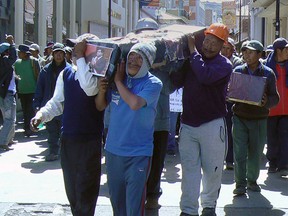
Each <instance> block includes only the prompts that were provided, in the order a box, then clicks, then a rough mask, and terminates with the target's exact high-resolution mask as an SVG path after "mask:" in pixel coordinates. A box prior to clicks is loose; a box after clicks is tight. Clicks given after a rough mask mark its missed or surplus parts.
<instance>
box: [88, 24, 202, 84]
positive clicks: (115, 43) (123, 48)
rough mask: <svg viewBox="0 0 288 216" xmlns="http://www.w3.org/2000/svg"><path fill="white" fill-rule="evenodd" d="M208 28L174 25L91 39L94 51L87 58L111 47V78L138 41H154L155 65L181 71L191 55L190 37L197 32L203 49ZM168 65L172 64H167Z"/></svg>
mask: <svg viewBox="0 0 288 216" xmlns="http://www.w3.org/2000/svg"><path fill="white" fill-rule="evenodd" d="M204 30H205V27H199V26H191V25H179V24H174V25H169V26H166V27H163V28H160V29H158V30H149V31H142V32H141V33H138V34H135V33H134V32H131V33H129V34H127V35H126V36H125V37H114V38H107V39H98V40H89V41H88V44H90V45H89V46H92V50H94V53H93V51H91V50H90V51H89V52H88V53H87V55H86V58H87V61H89V60H91V58H92V57H91V56H93V55H95V50H97V47H102V48H104V49H105V48H107V49H106V50H105V57H106V58H107V60H108V61H107V62H108V63H107V67H106V73H105V76H106V77H107V78H108V79H110V80H111V79H112V77H113V74H114V72H115V70H116V66H117V63H118V62H120V60H121V59H122V58H126V57H127V54H128V52H129V50H130V48H131V47H132V46H133V45H134V44H135V43H139V42H154V44H155V46H156V48H157V52H156V59H155V61H154V64H153V65H152V68H158V69H159V68H161V67H162V66H164V67H165V71H167V73H171V72H172V71H177V70H179V69H180V68H181V67H182V65H183V63H184V61H185V60H186V59H187V58H188V57H189V49H188V44H187V36H188V35H189V34H194V36H195V46H196V48H197V49H198V50H199V49H201V46H202V43H203V40H204ZM168 65H169V67H167V66H168ZM167 68H168V70H167ZM160 70H161V69H160Z"/></svg>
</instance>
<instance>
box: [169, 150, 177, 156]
mask: <svg viewBox="0 0 288 216" xmlns="http://www.w3.org/2000/svg"><path fill="white" fill-rule="evenodd" d="M167 154H168V155H172V156H174V155H176V152H175V150H171V149H170V150H167Z"/></svg>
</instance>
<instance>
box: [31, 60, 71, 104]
mask: <svg viewBox="0 0 288 216" xmlns="http://www.w3.org/2000/svg"><path fill="white" fill-rule="evenodd" d="M66 67H71V65H70V64H68V63H67V62H66V61H65V62H63V64H61V65H60V66H56V64H55V63H54V61H52V62H51V63H49V64H48V65H46V66H45V67H44V68H43V69H42V70H41V72H40V74H39V77H38V81H37V87H36V91H35V94H34V99H33V108H34V109H36V108H41V107H43V106H45V104H46V103H47V102H48V101H49V100H50V99H51V98H52V97H53V94H54V90H55V85H56V81H57V78H58V75H59V73H60V72H61V71H62V70H64V68H66Z"/></svg>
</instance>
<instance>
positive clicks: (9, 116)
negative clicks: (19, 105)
mask: <svg viewBox="0 0 288 216" xmlns="http://www.w3.org/2000/svg"><path fill="white" fill-rule="evenodd" d="M0 109H1V112H2V116H3V127H2V129H1V131H0V145H8V144H9V142H10V141H11V140H12V139H13V137H14V134H15V122H16V100H15V95H14V94H13V93H12V92H8V93H7V95H6V97H5V98H4V99H3V98H2V97H0Z"/></svg>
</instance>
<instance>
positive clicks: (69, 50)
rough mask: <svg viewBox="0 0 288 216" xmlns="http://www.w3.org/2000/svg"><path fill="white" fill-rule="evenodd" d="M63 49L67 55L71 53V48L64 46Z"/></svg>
mask: <svg viewBox="0 0 288 216" xmlns="http://www.w3.org/2000/svg"><path fill="white" fill-rule="evenodd" d="M64 49H65V51H66V53H67V52H68V53H72V48H71V47H68V46H66V47H65V48H64Z"/></svg>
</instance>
